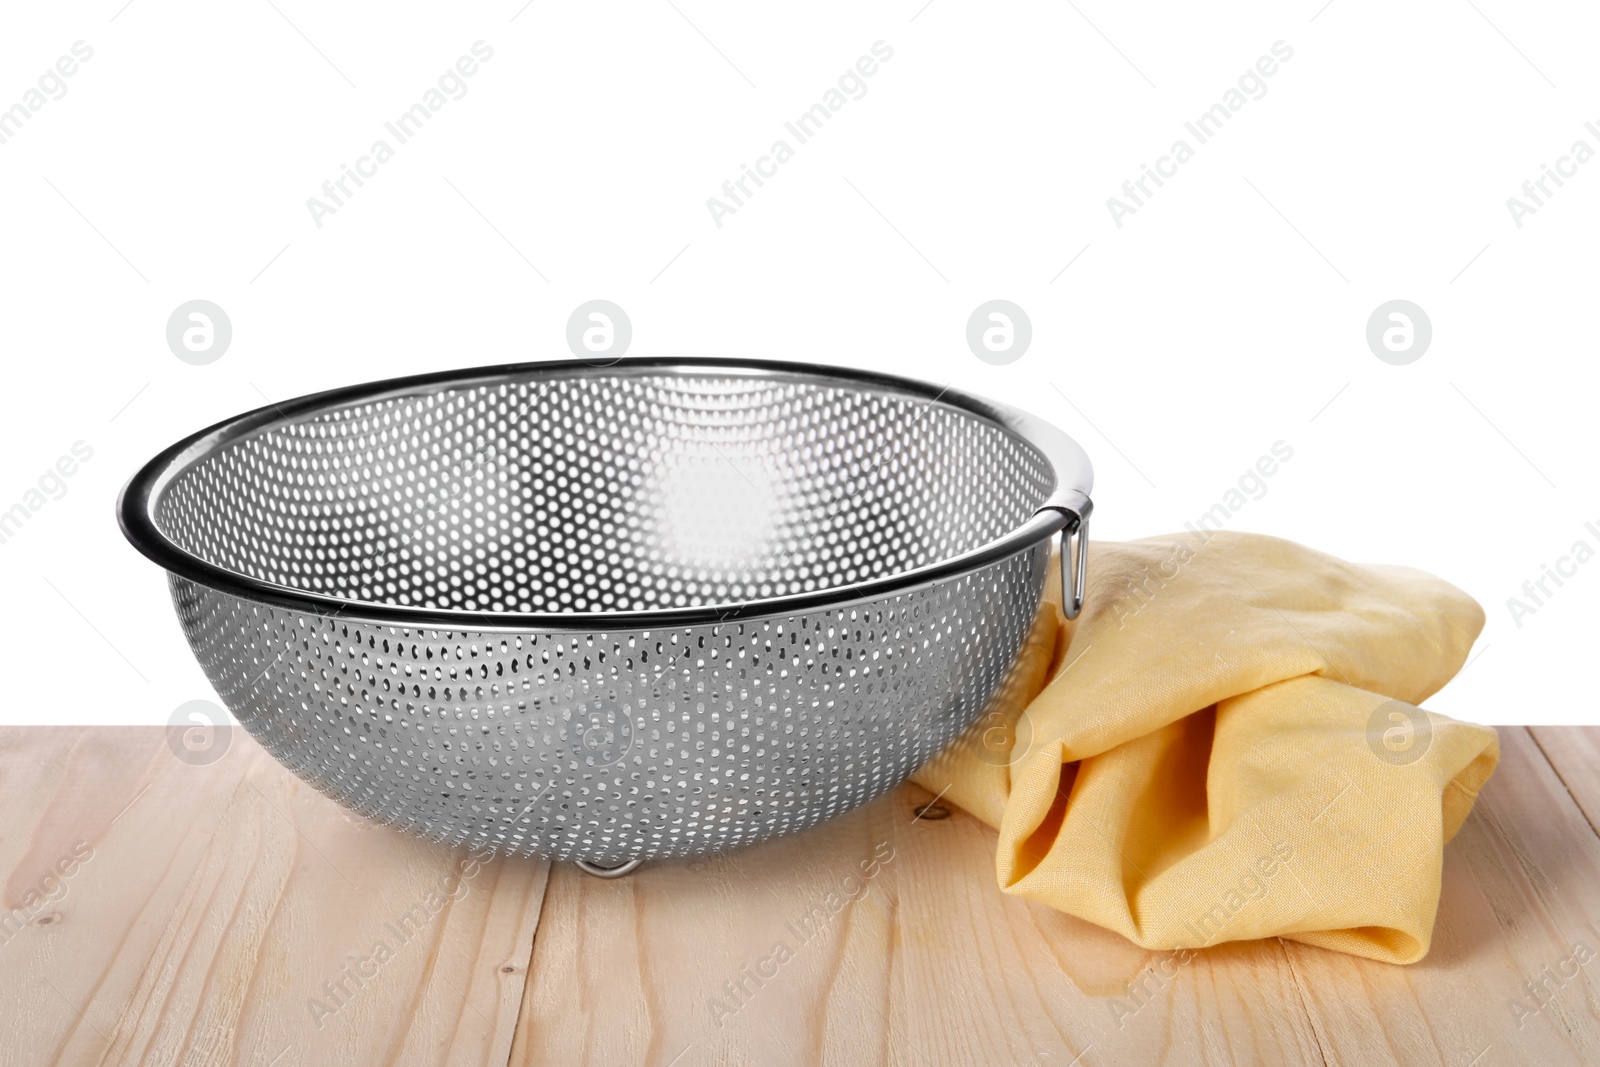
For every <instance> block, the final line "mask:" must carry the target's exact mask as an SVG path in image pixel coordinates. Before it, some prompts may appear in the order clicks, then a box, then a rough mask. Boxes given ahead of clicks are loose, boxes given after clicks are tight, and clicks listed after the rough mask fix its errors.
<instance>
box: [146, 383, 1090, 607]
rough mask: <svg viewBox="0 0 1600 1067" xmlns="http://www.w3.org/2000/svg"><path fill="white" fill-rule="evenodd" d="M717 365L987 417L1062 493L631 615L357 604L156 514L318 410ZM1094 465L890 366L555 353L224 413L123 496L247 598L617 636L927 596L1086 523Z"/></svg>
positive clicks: (194, 574)
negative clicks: (276, 574) (804, 581)
mask: <svg viewBox="0 0 1600 1067" xmlns="http://www.w3.org/2000/svg"><path fill="white" fill-rule="evenodd" d="M708 371H710V372H715V373H716V374H719V375H724V376H734V377H751V378H765V379H771V380H777V381H782V380H792V381H801V382H809V383H813V384H834V385H846V386H852V387H863V386H864V387H871V388H873V389H876V390H879V391H884V392H890V393H898V394H901V395H906V396H910V397H913V398H917V399H922V400H926V401H928V402H930V403H932V404H938V405H943V406H947V407H950V408H953V409H956V410H958V411H962V412H964V413H966V414H969V415H976V416H978V417H979V418H982V419H984V420H986V421H988V422H989V423H991V424H993V425H996V426H998V427H999V428H1000V429H1003V430H1005V431H1007V432H1009V433H1011V434H1012V435H1013V436H1015V437H1017V438H1020V439H1021V440H1022V441H1024V442H1025V443H1027V444H1029V445H1031V446H1032V447H1033V448H1034V449H1035V450H1037V451H1038V452H1039V453H1040V454H1041V455H1042V456H1043V457H1044V459H1045V461H1046V462H1047V463H1048V464H1049V465H1050V467H1051V469H1052V472H1053V473H1054V475H1055V479H1056V484H1055V488H1054V489H1053V491H1052V492H1051V493H1050V495H1049V496H1048V497H1046V499H1045V500H1043V501H1041V502H1040V504H1039V506H1038V508H1037V509H1036V510H1035V512H1034V513H1033V515H1031V516H1030V517H1029V518H1028V519H1026V520H1025V521H1023V522H1022V523H1021V524H1019V525H1018V526H1016V527H1014V528H1013V529H1011V530H1010V531H1008V532H1007V533H1005V534H1003V535H1001V536H1000V537H997V538H994V539H992V540H990V541H988V542H985V543H984V544H981V545H978V546H976V547H974V548H971V549H969V550H967V551H965V552H962V553H958V554H957V555H954V556H950V557H947V558H946V559H942V560H939V561H937V562H935V563H930V564H925V565H923V566H920V567H914V568H911V569H910V570H906V571H900V572H897V573H894V574H890V575H885V576H882V577H878V578H871V579H868V580H866V581H861V582H854V583H850V584H847V585H839V586H832V587H829V588H827V589H819V590H814V591H811V592H806V593H795V594H788V595H784V596H774V597H762V598H756V599H752V600H745V601H739V602H734V603H722V604H705V605H699V604H697V605H693V606H690V607H683V608H651V609H637V610H627V611H571V612H553V611H539V612H524V611H479V610H470V611H469V610H463V609H457V608H431V607H414V606H410V605H403V604H386V603H382V602H380V601H372V600H354V599H348V598H345V597H339V596H334V595H332V594H328V593H320V592H316V591H313V590H308V589H300V588H297V587H294V586H288V585H281V584H279V583H276V582H269V581H265V580H262V579H259V578H255V577H252V576H251V575H248V574H243V573H241V572H239V571H236V570H232V569H230V568H227V567H223V566H220V565H218V564H215V563H212V562H210V561H209V560H206V559H204V558H202V557H201V556H199V555H196V554H195V553H193V552H190V551H189V550H187V549H185V548H182V547H181V546H179V545H178V544H177V543H176V542H174V541H173V540H172V539H171V538H169V537H168V536H167V535H166V534H165V533H163V532H162V531H161V529H160V528H159V527H158V526H157V524H156V522H155V507H156V505H157V504H158V502H159V498H160V494H161V493H162V491H164V490H165V489H166V487H167V486H168V485H169V484H171V482H172V480H173V479H174V478H175V477H177V475H178V474H180V473H181V472H182V471H184V470H186V469H187V468H188V467H189V466H191V465H192V464H193V463H195V462H198V461H199V460H200V459H202V458H204V457H205V456H206V455H209V454H210V453H211V452H213V451H215V450H216V449H218V448H221V447H224V446H226V445H229V444H232V443H233V442H235V441H238V440H240V439H242V438H244V437H247V436H250V435H252V434H256V433H261V432H264V431H266V430H269V429H271V428H273V427H275V426H279V425H285V424H288V423H291V422H294V421H296V420H298V419H301V418H304V417H305V416H307V415H310V414H314V413H318V412H323V411H332V410H335V409H338V408H343V407H349V406H352V405H354V404H360V403H369V402H372V401H375V400H382V399H388V398H390V397H396V396H405V395H415V394H418V393H425V392H438V391H444V390H450V389H459V388H467V387H470V386H472V385H482V384H488V383H502V382H508V381H521V380H526V379H529V378H538V377H617V376H631V377H642V376H647V375H660V374H681V375H685V376H687V375H692V374H704V373H705V372H708ZM1093 479H1094V475H1093V468H1092V467H1091V465H1090V463H1089V459H1088V456H1087V455H1086V454H1085V453H1084V451H1083V449H1082V448H1081V447H1079V445H1078V444H1077V442H1076V441H1074V440H1073V439H1072V438H1071V437H1069V436H1067V435H1066V434H1065V433H1063V432H1062V431H1060V430H1058V429H1056V428H1055V427H1054V426H1052V425H1050V424H1049V423H1047V422H1045V421H1044V420H1042V419H1040V418H1038V417H1036V416H1033V415H1030V414H1028V413H1027V412H1025V411H1022V410H1020V409H1017V408H1014V407H1011V406H1009V405H1005V404H1000V403H998V402H995V401H992V400H987V399H985V398H983V397H980V396H977V395H974V394H972V393H967V392H965V391H963V390H959V389H955V388H952V387H951V386H949V385H945V386H937V385H934V384H932V383H930V382H925V381H920V380H918V379H915V378H907V377H902V376H900V375H895V374H886V373H882V372H879V371H870V370H861V369H857V368H851V367H837V366H830V365H824V364H813V363H801V362H788V361H779V360H758V359H729V358H720V357H715V358H714V357H637V358H625V359H616V360H606V361H589V360H581V359H576V360H547V361H534V362H523V363H506V364H499V365H494V366H485V367H471V368H464V369H458V370H444V371H433V372H429V373H426V374H413V375H405V376H401V377H395V378H386V379H381V380H376V381H370V382H362V383H359V384H356V385H349V386H342V387H339V388H336V389H329V390H324V391H322V392H317V393H308V394H306V395H304V396H299V397H295V398H294V399H292V400H285V401H282V402H280V403H276V404H272V403H269V404H266V405H263V406H262V407H259V408H255V409H253V410H250V411H246V412H244V413H242V414H239V415H234V416H232V417H230V418H227V419H223V420H222V421H220V422H217V423H214V424H213V425H211V426H208V427H206V428H205V429H203V430H199V431H197V432H196V433H192V434H190V435H189V436H187V437H185V438H183V439H182V440H179V441H177V442H176V443H174V444H172V445H170V446H168V447H167V448H165V449H163V450H162V451H161V452H159V453H157V454H156V455H155V456H154V457H153V458H151V459H150V460H149V461H148V462H146V463H145V464H144V465H143V466H142V467H140V468H139V470H138V471H137V472H136V473H135V474H134V475H133V477H132V478H130V479H129V480H128V482H127V484H126V485H124V486H123V488H122V491H121V492H120V493H119V494H118V496H117V503H116V512H117V523H118V525H119V526H120V527H121V530H122V534H123V536H124V537H126V538H127V540H128V542H129V543H130V544H132V545H133V547H134V548H135V549H137V550H138V551H139V552H140V553H141V554H142V555H144V556H145V557H146V558H147V559H149V560H151V561H152V562H154V563H156V564H158V565H159V566H161V567H162V568H164V569H165V570H166V571H167V572H168V573H169V574H173V575H177V576H178V577H181V578H186V579H188V580H190V581H192V582H195V583H197V584H199V585H202V586H205V587H207V588H210V589H214V590H217V591H219V592H222V593H226V594H229V595H232V596H235V597H238V598H239V599H241V600H245V601H251V602H260V603H265V604H270V605H273V606H276V607H281V608H287V609H290V610H294V611H299V612H304V613H308V614H312V615H318V616H325V617H337V618H341V619H346V620H349V621H352V622H366V623H375V624H380V625H385V626H394V627H403V628H406V629H412V630H416V629H426V630H444V631H453V632H479V631H485V632H521V631H539V632H546V631H561V632H573V631H577V632H591V633H593V632H609V631H615V630H623V629H626V630H655V629H661V628H678V627H684V626H695V625H706V624H716V623H721V622H729V621H735V620H749V619H767V618H779V617H791V616H796V615H802V614H809V613H813V612H818V611H826V610H831V609H834V608H844V607H850V606H854V605H859V604H862V603H866V602H869V601H875V600H879V599H881V598H884V597H887V596H894V595H900V594H904V593H910V592H916V591H919V590H922V589H925V588H927V587H929V586H932V585H936V584H938V583H940V582H944V581H949V580H951V579H954V578H959V577H962V576H964V575H967V574H971V573H973V572H976V571H979V570H982V569H983V568H985V567H988V566H990V565H992V564H995V563H998V562H1000V561H1001V560H1004V559H1007V558H1009V557H1011V556H1013V555H1015V554H1017V553H1019V552H1023V551H1027V550H1029V549H1031V548H1033V547H1035V546H1036V545H1038V544H1039V543H1040V542H1042V541H1044V540H1046V539H1047V538H1049V537H1051V536H1053V535H1054V534H1056V533H1059V532H1061V531H1062V530H1064V529H1067V528H1069V527H1071V526H1074V525H1075V524H1076V523H1078V521H1079V520H1080V518H1086V517H1087V516H1088V513H1089V510H1090V507H1091V504H1090V493H1091V491H1092V489H1093Z"/></svg>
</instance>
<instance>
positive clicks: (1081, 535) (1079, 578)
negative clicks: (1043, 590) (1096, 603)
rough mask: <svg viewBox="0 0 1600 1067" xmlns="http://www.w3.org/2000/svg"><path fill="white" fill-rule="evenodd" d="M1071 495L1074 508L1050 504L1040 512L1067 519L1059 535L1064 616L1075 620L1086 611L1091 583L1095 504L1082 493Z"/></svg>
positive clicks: (1062, 611)
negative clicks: (1091, 518) (1091, 519)
mask: <svg viewBox="0 0 1600 1067" xmlns="http://www.w3.org/2000/svg"><path fill="white" fill-rule="evenodd" d="M1070 495H1072V496H1073V497H1074V499H1073V502H1072V506H1071V507H1067V506H1063V505H1060V504H1049V505H1047V506H1045V507H1042V508H1040V509H1039V512H1040V513H1041V514H1042V513H1044V512H1046V511H1049V512H1053V513H1055V514H1056V515H1059V516H1061V517H1062V518H1063V519H1065V520H1066V521H1065V523H1064V524H1063V525H1062V527H1061V529H1060V530H1059V531H1058V533H1057V536H1058V537H1060V538H1061V613H1062V614H1063V615H1065V616H1066V617H1067V618H1069V619H1076V618H1077V617H1078V613H1079V612H1080V611H1082V610H1083V595H1084V590H1085V589H1086V588H1087V586H1088V583H1089V513H1090V512H1091V511H1093V510H1094V502H1093V501H1091V500H1090V499H1089V498H1088V496H1086V495H1084V494H1082V493H1073V494H1070Z"/></svg>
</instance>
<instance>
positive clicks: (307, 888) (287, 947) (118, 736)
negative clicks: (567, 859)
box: [0, 729, 547, 1067]
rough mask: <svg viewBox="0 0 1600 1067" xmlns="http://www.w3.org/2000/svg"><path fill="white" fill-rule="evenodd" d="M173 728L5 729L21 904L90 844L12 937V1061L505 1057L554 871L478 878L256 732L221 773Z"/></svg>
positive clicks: (11, 868) (13, 884)
mask: <svg viewBox="0 0 1600 1067" xmlns="http://www.w3.org/2000/svg"><path fill="white" fill-rule="evenodd" d="M166 734H167V732H166V731H164V730H160V729H142V730H140V729H131V730H105V729H84V730H64V729H62V730H52V729H35V730H7V731H4V744H3V746H0V826H3V827H4V836H3V837H0V870H4V871H7V872H8V873H7V875H6V880H5V885H4V893H5V900H6V903H7V907H8V908H9V909H16V908H17V907H18V905H19V904H21V903H22V902H24V901H25V899H26V898H27V894H28V892H29V890H30V888H31V889H32V890H33V891H35V892H36V893H37V892H39V890H40V889H41V888H42V887H45V886H50V885H52V883H50V882H49V881H48V878H49V876H50V871H51V870H52V867H53V865H54V864H55V863H56V862H57V861H58V859H59V858H61V857H63V856H72V855H73V849H74V847H77V848H78V849H79V851H80V852H81V851H82V850H83V849H84V848H87V849H88V850H89V855H88V858H87V859H85V860H83V861H81V862H79V863H77V864H76V865H75V867H74V868H73V870H72V871H71V873H70V875H69V876H68V877H66V878H65V879H63V880H61V881H60V882H59V885H58V888H56V889H54V890H52V891H50V892H46V893H40V895H42V896H57V897H58V899H55V900H53V901H51V902H49V903H48V905H47V906H45V907H43V908H39V909H28V908H24V909H23V910H24V914H26V915H27V921H26V923H25V924H23V925H21V926H20V928H17V929H15V930H14V931H8V932H11V933H12V936H11V937H10V938H9V940H7V941H6V942H5V943H4V944H3V945H0V1003H5V1004H7V1005H8V1009H7V1015H8V1021H7V1022H6V1023H4V1024H0V1049H3V1050H4V1051H0V1058H6V1059H9V1058H11V1057H15V1059H14V1062H16V1063H19V1064H22V1063H26V1064H30V1065H31V1064H41V1063H62V1064H101V1063H104V1064H130V1065H131V1064H170V1063H197V1064H210V1063H240V1064H272V1065H273V1067H287V1065H291V1064H336V1063H352V1064H354V1063H378V1062H381V1063H416V1064H437V1063H461V1064H503V1063H505V1062H506V1060H507V1057H508V1055H509V1051H510V1044H511V1036H512V1033H513V1030H514V1028H515V1024H516V1016H517V1012H518V1010H519V1002H520V997H521V992H522V985H523V977H524V975H525V971H526V966H527V959H528V953H529V948H530V946H531V944H532V942H533V932H534V928H535V926H536V925H537V920H538V909H539V903H540V901H541V899H542V896H543V890H544V882H545V877H546V874H547V865H545V864H543V863H532V862H526V861H515V862H507V861H488V862H485V863H483V864H482V865H481V868H473V867H470V866H469V867H468V870H469V871H471V872H472V873H471V875H470V876H468V875H467V873H466V872H465V871H461V870H460V869H459V865H460V864H461V863H462V861H463V860H466V859H468V857H467V855H466V853H465V852H464V851H460V850H450V849H444V848H437V847H433V846H429V845H426V844H424V843H422V842H418V841H414V840H411V839H408V838H405V837H402V836H401V835H399V834H396V833H394V832H393V831H390V830H387V829H385V828H383V827H380V826H376V825H374V824H371V823H369V822H367V821H365V820H362V819H359V818H357V817H355V816H353V815H349V814H347V813H346V812H345V811H344V810H343V809H342V808H340V807H339V806H338V805H336V804H334V803H333V802H332V801H331V800H328V799H327V798H325V797H323V796H321V795H320V794H318V793H316V792H315V791H313V790H311V789H310V788H309V787H307V786H305V785H303V784H302V783H300V782H299V780H298V779H296V778H294V777H293V776H292V775H290V774H289V773H288V772H287V771H285V770H283V769H282V768H281V767H279V766H278V765H277V764H276V763H274V762H273V761H272V760H271V759H270V758H269V757H268V756H267V755H266V754H265V753H263V752H262V751H261V750H260V748H258V747H257V746H256V745H255V744H254V743H253V742H251V741H250V740H249V739H248V738H247V737H246V736H244V735H243V733H242V732H240V733H239V734H238V735H237V736H236V737H229V738H228V739H227V740H226V741H225V742H224V743H225V744H226V745H227V750H226V753H225V755H223V757H222V758H221V759H219V760H217V761H216V762H214V763H210V764H208V765H204V766H198V765H192V764H190V763H186V762H184V761H182V760H180V759H178V758H177V757H176V756H175V755H174V753H173V751H172V750H171V749H170V748H169V746H168V744H167V736H166ZM452 875H454V880H450V879H451V878H452ZM430 892H431V893H433V894H434V896H432V897H430V895H429V894H430ZM11 914H13V915H15V914H16V912H15V910H13V911H12V912H11ZM380 942H382V943H385V945H386V947H387V950H388V951H387V953H384V954H383V955H384V956H385V957H386V958H383V959H381V960H379V959H377V958H375V956H374V953H375V950H376V946H377V945H378V944H379V943H380ZM324 983H330V984H331V986H332V990H331V991H330V988H329V987H328V986H325V985H324ZM314 1001H315V1002H317V1003H320V1004H321V1005H322V1007H320V1008H318V1007H316V1006H315V1005H314ZM13 1009H14V1012H15V1014H11V1012H12V1010H13ZM11 1020H14V1021H15V1023H13V1022H12V1021H11ZM17 1024H20V1029H21V1034H20V1035H16V1034H14V1033H11V1032H10V1031H12V1030H14V1029H15V1028H16V1025H17Z"/></svg>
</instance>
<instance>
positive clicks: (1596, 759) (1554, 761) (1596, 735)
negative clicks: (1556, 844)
mask: <svg viewBox="0 0 1600 1067" xmlns="http://www.w3.org/2000/svg"><path fill="white" fill-rule="evenodd" d="M1528 732H1529V733H1530V734H1532V735H1533V740H1534V743H1535V744H1537V745H1538V746H1539V750H1540V751H1541V752H1543V753H1544V757H1545V759H1547V760H1549V761H1550V765H1551V766H1552V767H1553V768H1554V769H1555V772H1556V776H1557V777H1559V778H1560V779H1561V784H1562V785H1564V786H1565V787H1566V789H1567V793H1568V795H1569V796H1571V797H1572V799H1573V801H1574V802H1575V803H1576V804H1577V805H1578V808H1579V810H1581V811H1582V812H1583V814H1584V815H1585V816H1586V817H1587V818H1588V820H1589V825H1590V827H1592V828H1594V830H1595V832H1596V833H1597V834H1600V726H1535V727H1533V728H1532V729H1530V730H1529V731H1528Z"/></svg>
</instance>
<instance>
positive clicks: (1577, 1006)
mask: <svg viewBox="0 0 1600 1067" xmlns="http://www.w3.org/2000/svg"><path fill="white" fill-rule="evenodd" d="M1569 733H1570V731H1562V735H1563V737H1565V736H1567V735H1568V734H1569ZM1500 744H1501V764H1500V769H1499V770H1498V771H1497V772H1496V774H1495V776H1494V777H1493V778H1492V779H1490V781H1489V784H1488V786H1487V787H1485V789H1484V791H1483V793H1482V795H1481V796H1480V797H1479V799H1478V805H1477V807H1476V808H1475V809H1474V811H1473V813H1472V815H1471V816H1470V817H1469V818H1468V820H1467V822H1466V824H1465V825H1464V826H1463V827H1462V830H1461V833H1460V834H1459V835H1458V836H1457V837H1456V839H1455V841H1453V842H1452V843H1451V844H1450V845H1449V846H1448V847H1447V848H1446V850H1445V871H1444V891H1443V896H1442V899H1441V901H1440V911H1439V918H1438V922H1437V924H1436V927H1435V935H1434V943H1433V949H1432V951H1431V952H1430V953H1429V954H1428V956H1427V957H1426V958H1425V959H1423V960H1422V961H1421V962H1419V963H1416V964H1412V965H1411V966H1408V967H1385V966H1382V965H1379V964H1373V963H1368V962H1365V961H1362V960H1357V959H1354V958H1352V957H1348V956H1342V955H1340V954H1338V953H1332V952H1322V951H1319V950H1317V949H1312V948H1308V947H1305V946H1301V945H1295V944H1287V945H1286V948H1287V951H1288V953H1289V958H1290V959H1291V960H1292V961H1293V963H1294V968H1295V972H1296V974H1297V975H1298V976H1299V979H1300V986H1301V989H1302V991H1303V993H1304V997H1305V1001H1306V1004H1307V1006H1308V1008H1309V1010H1310V1012H1311V1017H1312V1019H1313V1021H1314V1023H1315V1025H1316V1029H1317V1034H1318V1037H1319V1038H1320V1040H1321V1042H1322V1044H1323V1046H1324V1047H1325V1048H1326V1049H1327V1050H1328V1058H1329V1060H1330V1061H1335V1062H1339V1063H1361V1064H1405V1065H1410V1064H1428V1063H1438V1064H1450V1065H1464V1064H1469V1063H1470V1064H1479V1065H1482V1067H1489V1065H1492V1064H1529V1065H1557V1064H1593V1063H1600V1014H1597V1011H1596V1005H1597V1004H1600V838H1596V836H1595V834H1594V832H1593V831H1592V830H1591V828H1590V826H1589V823H1588V822H1587V821H1586V820H1585V819H1584V816H1583V813H1582V812H1580V811H1579V810H1578V808H1577V807H1576V806H1575V805H1574V804H1573V802H1572V800H1571V798H1570V797H1569V796H1568V795H1567V791H1566V789H1565V788H1564V787H1563V786H1562V783H1561V781H1560V779H1559V778H1558V777H1557V776H1556V774H1555V772H1554V771H1553V770H1552V769H1551V766H1550V765H1549V763H1547V762H1546V760H1545V758H1544V755H1543V753H1541V752H1540V751H1539V748H1538V747H1537V746H1536V745H1535V744H1534V743H1533V739H1532V738H1531V737H1530V736H1529V734H1528V732H1527V731H1526V730H1525V729H1523V728H1521V727H1503V728H1501V730H1500ZM1597 769H1600V764H1596V763H1590V764H1588V765H1587V766H1586V767H1585V768H1584V769H1583V770H1582V772H1581V777H1582V778H1583V779H1584V781H1586V782H1587V783H1589V785H1590V787H1591V788H1593V786H1594V782H1595V776H1596V771H1597ZM1577 942H1582V943H1583V944H1584V945H1585V946H1586V948H1587V949H1588V950H1589V952H1587V953H1585V952H1579V953H1577V954H1576V955H1577V956H1578V957H1584V956H1587V958H1588V960H1589V962H1588V963H1587V964H1584V963H1582V962H1580V960H1579V959H1578V958H1575V953H1574V950H1573V946H1574V944H1575V943H1577ZM1528 983H1532V985H1529V984H1528Z"/></svg>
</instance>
